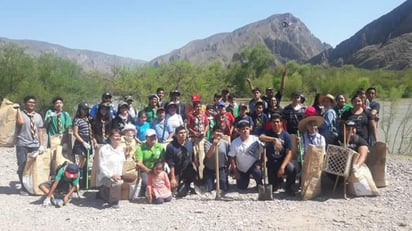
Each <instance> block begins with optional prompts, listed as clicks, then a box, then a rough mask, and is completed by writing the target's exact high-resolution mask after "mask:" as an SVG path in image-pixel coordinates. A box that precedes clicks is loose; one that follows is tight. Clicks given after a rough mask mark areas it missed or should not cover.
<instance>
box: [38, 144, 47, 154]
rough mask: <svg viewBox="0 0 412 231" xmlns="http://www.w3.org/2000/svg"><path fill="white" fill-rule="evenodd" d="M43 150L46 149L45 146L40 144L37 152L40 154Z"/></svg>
mask: <svg viewBox="0 0 412 231" xmlns="http://www.w3.org/2000/svg"><path fill="white" fill-rule="evenodd" d="M44 151H46V148H45V147H44V146H43V145H40V147H39V154H42V153H43V152H44Z"/></svg>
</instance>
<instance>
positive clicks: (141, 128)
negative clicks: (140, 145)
mask: <svg viewBox="0 0 412 231" xmlns="http://www.w3.org/2000/svg"><path fill="white" fill-rule="evenodd" d="M149 128H150V124H149V123H148V122H147V121H145V122H144V123H143V124H139V123H137V124H136V130H137V138H139V140H140V141H142V142H144V141H146V130H147V129H149Z"/></svg>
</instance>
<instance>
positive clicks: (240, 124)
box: [236, 120, 250, 128]
mask: <svg viewBox="0 0 412 231" xmlns="http://www.w3.org/2000/svg"><path fill="white" fill-rule="evenodd" d="M247 126H250V123H249V121H248V120H240V121H239V122H237V124H236V127H237V128H244V127H247Z"/></svg>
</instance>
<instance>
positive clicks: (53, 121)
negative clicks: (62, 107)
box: [44, 109, 72, 136]
mask: <svg viewBox="0 0 412 231" xmlns="http://www.w3.org/2000/svg"><path fill="white" fill-rule="evenodd" d="M52 112H55V111H54V110H51V109H49V110H47V112H46V114H45V116H44V118H48V120H49V125H48V126H47V134H48V135H49V136H54V135H56V134H63V133H65V132H66V130H67V128H68V127H70V126H72V119H71V118H70V115H69V113H67V112H65V111H63V112H61V113H59V114H58V115H57V116H49V115H50V114H51V113H52ZM58 118H60V121H61V125H62V126H61V129H62V130H61V131H59V126H58Z"/></svg>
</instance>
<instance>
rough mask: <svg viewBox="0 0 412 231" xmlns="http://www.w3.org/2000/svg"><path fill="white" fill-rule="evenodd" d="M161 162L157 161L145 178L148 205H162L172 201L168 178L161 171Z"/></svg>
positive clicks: (162, 164)
mask: <svg viewBox="0 0 412 231" xmlns="http://www.w3.org/2000/svg"><path fill="white" fill-rule="evenodd" d="M163 169H164V163H163V161H161V160H159V161H157V162H156V163H155V164H154V166H153V169H152V171H150V173H149V175H148V176H147V191H146V192H147V197H148V200H149V204H152V203H153V204H163V202H170V201H171V200H172V191H171V187H170V181H169V177H168V176H167V173H166V172H165V171H164V170H163Z"/></svg>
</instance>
